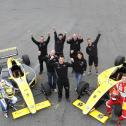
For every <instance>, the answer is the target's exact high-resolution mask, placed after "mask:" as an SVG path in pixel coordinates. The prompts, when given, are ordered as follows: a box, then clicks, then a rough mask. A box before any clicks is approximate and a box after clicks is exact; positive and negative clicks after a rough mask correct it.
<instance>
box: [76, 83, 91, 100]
mask: <svg viewBox="0 0 126 126" xmlns="http://www.w3.org/2000/svg"><path fill="white" fill-rule="evenodd" d="M88 90H89V83H88V82H85V81H81V82H80V84H79V86H78V87H77V93H78V98H80V97H81V96H83V95H84V93H86V92H87V91H88Z"/></svg>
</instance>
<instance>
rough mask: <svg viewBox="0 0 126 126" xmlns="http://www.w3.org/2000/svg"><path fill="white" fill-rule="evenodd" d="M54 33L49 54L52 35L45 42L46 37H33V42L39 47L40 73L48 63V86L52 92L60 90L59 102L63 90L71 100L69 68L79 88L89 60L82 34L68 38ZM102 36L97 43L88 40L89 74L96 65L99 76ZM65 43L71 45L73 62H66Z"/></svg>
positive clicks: (97, 38)
mask: <svg viewBox="0 0 126 126" xmlns="http://www.w3.org/2000/svg"><path fill="white" fill-rule="evenodd" d="M53 31H54V41H55V43H54V49H53V50H51V51H50V52H49V53H48V51H47V50H48V49H47V47H48V43H49V42H50V33H48V37H47V39H46V40H44V36H41V37H40V40H38V41H37V40H36V39H35V38H34V37H33V34H32V35H31V39H32V41H33V42H34V43H35V44H36V45H37V46H38V50H39V51H38V60H39V63H40V72H39V74H42V72H43V62H45V63H46V67H47V75H48V84H49V86H50V88H51V89H52V90H54V91H55V92H56V91H57V89H56V86H57V88H58V101H61V99H62V90H63V87H64V89H65V95H66V99H67V100H69V87H70V84H69V78H68V67H72V69H73V72H74V73H75V79H76V81H77V86H79V83H80V81H81V79H82V77H83V75H85V73H86V69H87V60H86V59H85V57H84V54H83V53H82V51H81V43H82V42H83V41H84V40H83V37H82V36H81V35H80V34H73V35H72V36H69V37H66V36H67V35H66V33H64V34H63V33H59V34H57V32H56V30H55V28H53ZM100 36H101V34H100V33H99V34H98V35H97V37H96V40H95V41H92V39H91V38H88V39H87V47H86V52H87V54H88V57H89V58H88V64H89V72H88V74H91V70H92V65H93V64H94V66H95V69H96V74H97V75H98V51H97V44H98V41H99V38H100ZM65 42H66V43H67V44H69V45H70V51H69V52H70V53H69V56H70V59H71V62H65V60H64V44H65Z"/></svg>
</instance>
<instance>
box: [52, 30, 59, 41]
mask: <svg viewBox="0 0 126 126" xmlns="http://www.w3.org/2000/svg"><path fill="white" fill-rule="evenodd" d="M53 31H54V39H55V41H56V40H57V38H58V37H57V32H56V29H55V28H53Z"/></svg>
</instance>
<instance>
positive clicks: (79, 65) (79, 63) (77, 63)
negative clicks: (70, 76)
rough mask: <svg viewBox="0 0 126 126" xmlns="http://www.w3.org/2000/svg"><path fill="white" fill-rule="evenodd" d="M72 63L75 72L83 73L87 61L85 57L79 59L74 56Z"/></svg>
mask: <svg viewBox="0 0 126 126" xmlns="http://www.w3.org/2000/svg"><path fill="white" fill-rule="evenodd" d="M72 63H73V69H74V71H75V72H76V73H80V74H83V73H84V71H86V69H87V61H86V60H85V59H82V60H79V59H77V58H76V59H74V61H73V62H72Z"/></svg>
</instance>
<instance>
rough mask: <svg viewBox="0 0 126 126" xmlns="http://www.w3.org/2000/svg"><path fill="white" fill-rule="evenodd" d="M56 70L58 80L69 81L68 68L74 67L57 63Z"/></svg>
mask: <svg viewBox="0 0 126 126" xmlns="http://www.w3.org/2000/svg"><path fill="white" fill-rule="evenodd" d="M54 66H55V70H56V73H57V77H58V79H60V80H61V81H65V80H67V79H68V67H72V64H70V63H68V62H64V63H63V64H60V63H55V64H54Z"/></svg>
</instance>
